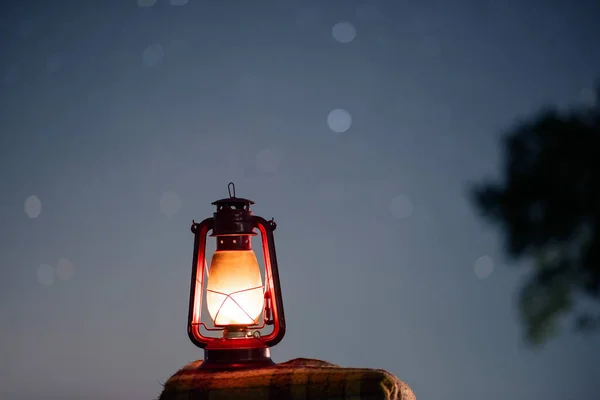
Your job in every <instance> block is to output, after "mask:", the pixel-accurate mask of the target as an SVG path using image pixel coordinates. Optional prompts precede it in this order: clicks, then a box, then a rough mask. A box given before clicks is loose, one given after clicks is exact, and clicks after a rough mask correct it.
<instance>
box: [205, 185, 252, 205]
mask: <svg viewBox="0 0 600 400" xmlns="http://www.w3.org/2000/svg"><path fill="white" fill-rule="evenodd" d="M227 191H228V192H229V197H228V198H225V199H221V200H216V201H213V202H212V203H211V204H212V205H213V206H217V207H218V206H219V205H224V204H240V205H241V204H247V205H251V204H254V202H253V201H252V200H248V199H244V198H241V197H236V196H235V184H234V183H233V182H229V185H227Z"/></svg>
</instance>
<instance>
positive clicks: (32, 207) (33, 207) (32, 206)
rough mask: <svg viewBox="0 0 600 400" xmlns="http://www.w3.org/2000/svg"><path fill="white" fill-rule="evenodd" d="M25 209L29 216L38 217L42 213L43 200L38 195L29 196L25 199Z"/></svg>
mask: <svg viewBox="0 0 600 400" xmlns="http://www.w3.org/2000/svg"><path fill="white" fill-rule="evenodd" d="M24 209H25V214H27V216H28V217H29V218H37V217H39V216H40V214H41V213H42V201H41V200H40V199H39V198H38V197H37V196H29V197H28V198H26V199H25V204H24Z"/></svg>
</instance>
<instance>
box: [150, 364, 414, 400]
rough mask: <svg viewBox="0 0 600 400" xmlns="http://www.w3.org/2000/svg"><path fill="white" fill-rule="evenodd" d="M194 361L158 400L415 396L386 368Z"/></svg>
mask: <svg viewBox="0 0 600 400" xmlns="http://www.w3.org/2000/svg"><path fill="white" fill-rule="evenodd" d="M201 363H202V361H194V362H192V363H190V364H188V365H186V366H185V367H183V368H182V369H180V370H179V371H178V372H177V373H175V375H173V376H172V377H171V378H169V380H168V381H167V382H166V383H165V385H164V389H163V392H162V394H161V395H160V397H159V399H158V400H184V399H185V400H316V399H319V400H416V397H415V394H414V393H413V391H412V390H411V389H410V387H409V386H408V385H407V384H406V383H404V382H402V381H401V380H399V379H398V378H396V377H395V376H394V375H392V374H390V373H389V372H387V371H384V370H380V369H368V368H342V367H340V366H338V365H335V364H331V363H328V362H326V361H320V360H312V359H305V358H297V359H294V360H291V361H288V362H284V363H281V364H276V365H274V366H271V367H265V368H259V369H251V370H240V371H228V372H206V371H200V370H198V366H199V365H200V364H201Z"/></svg>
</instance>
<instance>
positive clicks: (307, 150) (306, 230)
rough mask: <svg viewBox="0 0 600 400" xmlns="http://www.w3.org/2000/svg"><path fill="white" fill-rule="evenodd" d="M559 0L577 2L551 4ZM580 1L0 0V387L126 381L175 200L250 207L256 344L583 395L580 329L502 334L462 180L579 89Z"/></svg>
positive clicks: (590, 344) (57, 394)
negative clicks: (264, 268)
mask: <svg viewBox="0 0 600 400" xmlns="http://www.w3.org/2000/svg"><path fill="white" fill-rule="evenodd" d="M574 4H577V7H575V6H574ZM598 21H600V3H598V2H597V1H591V0H590V1H577V2H574V1H567V0H564V1H561V0H545V1H518V0H502V1H482V0H470V1H460V0H456V1H448V0H444V1H441V0H438V1H402V0H395V1H391V0H390V1H368V0H363V1H354V0H327V1H325V0H319V1H317V0H313V1H299V0H277V1H275V0H260V1H258V0H255V1H242V0H238V1H233V0H230V1H228V0H221V1H215V0H212V1H209V0H206V1H201V0H189V1H186V0H158V1H151V0H139V1H137V2H136V0H127V1H125V0H118V1H117V0H102V1H100V0H96V1H93V0H85V1H83V0H47V1H43V0H37V1H34V0H31V1H16V0H12V1H9V0H5V1H2V2H1V3H0V31H1V35H0V50H1V55H0V79H1V80H0V134H1V138H0V184H1V194H2V195H1V196H0V227H1V229H0V250H1V252H0V271H1V272H2V276H1V279H0V338H1V341H0V398H1V399H3V400H4V399H6V400H21V399H22V400H31V399H33V400H35V399H61V400H74V399H118V400H120V399H123V400H125V399H152V398H155V397H156V396H158V395H159V393H160V390H161V383H163V382H165V381H166V380H167V379H168V377H169V376H170V375H171V374H173V373H174V372H175V371H176V370H177V369H178V368H180V367H181V366H183V365H184V364H185V363H187V362H189V361H192V360H195V359H199V358H201V357H202V351H201V350H200V349H198V348H196V347H195V346H194V345H193V344H192V343H191V342H190V341H189V339H188V337H187V333H186V323H187V312H188V310H187V305H188V295H189V280H190V270H191V259H192V243H193V235H192V234H191V232H190V224H191V222H192V219H196V220H202V219H203V218H206V217H208V216H211V214H212V212H213V207H212V206H211V205H210V203H211V202H212V201H214V200H217V199H219V198H222V197H226V196H227V183H228V182H230V181H234V182H235V183H236V189H237V194H238V195H239V196H241V197H247V198H250V199H252V200H254V201H256V205H255V206H254V211H255V213H256V214H258V215H261V216H263V217H265V218H267V219H270V218H271V217H275V220H276V221H277V223H278V229H277V231H276V232H275V235H276V236H275V240H276V245H277V251H278V252H277V254H278V258H279V267H280V276H281V284H282V292H283V297H284V306H285V311H286V317H287V325H288V333H287V335H286V337H285V338H284V340H283V341H282V342H281V343H280V344H279V345H278V346H277V347H275V348H274V349H273V351H272V353H273V358H274V359H275V360H276V361H286V360H289V359H291V358H296V357H305V358H319V359H324V360H328V361H330V362H334V363H337V364H341V365H344V366H354V367H373V368H383V369H386V370H388V371H390V372H392V373H393V374H395V375H397V376H398V377H399V378H400V379H402V380H404V381H406V382H407V383H408V384H409V385H410V386H411V387H412V388H413V390H414V391H415V393H416V394H417V397H418V398H419V399H423V400H425V399H460V400H481V399H486V400H501V399H507V398H510V399H514V400H521V399H522V400H531V399H544V400H559V399H560V400H564V399H577V400H592V399H597V398H598V394H597V392H594V389H599V386H600V385H599V384H598V377H600V363H598V359H599V358H600V351H599V350H600V337H598V336H596V337H585V336H580V335H576V334H574V333H573V332H572V330H571V328H570V325H568V324H566V322H565V326H564V329H563V334H562V335H561V336H559V337H558V338H556V339H554V340H552V341H551V342H549V343H548V344H547V345H546V346H544V347H543V348H541V349H539V350H538V351H535V352H534V351H532V350H530V349H528V348H527V347H526V346H525V343H524V341H523V336H522V329H521V325H520V322H519V318H518V313H517V309H516V307H515V294H516V293H517V291H518V289H519V288H520V287H521V285H522V284H523V283H524V277H525V276H526V274H527V273H528V267H527V265H526V264H523V265H512V264H511V263H510V262H509V260H507V259H506V258H505V257H504V256H503V253H502V247H501V246H502V242H501V237H500V234H499V233H500V232H499V231H497V230H495V229H494V228H493V227H491V226H489V225H487V224H486V223H485V222H484V221H482V220H481V219H480V218H479V216H478V215H477V213H476V212H475V210H474V208H473V207H472V205H471V204H470V203H469V201H468V199H467V197H466V194H467V188H468V185H469V183H470V182H475V181H476V180H479V179H481V178H483V177H494V176H498V174H499V173H500V172H501V169H502V164H501V162H502V159H501V154H502V153H501V148H500V142H499V139H500V138H501V135H502V134H503V133H504V132H505V131H506V130H507V129H508V128H510V127H511V126H512V125H513V124H514V123H515V121H517V120H519V119H522V118H525V117H527V116H528V115H531V114H532V113H533V112H535V111H536V110H537V109H538V108H539V107H540V106H543V105H545V104H556V105H558V106H560V107H566V106H569V105H573V106H574V105H578V104H585V103H587V104H589V103H590V102H593V101H594V98H593V96H592V91H591V89H592V88H593V85H594V83H595V80H596V79H597V78H598V77H599V74H600V23H599V22H598Z"/></svg>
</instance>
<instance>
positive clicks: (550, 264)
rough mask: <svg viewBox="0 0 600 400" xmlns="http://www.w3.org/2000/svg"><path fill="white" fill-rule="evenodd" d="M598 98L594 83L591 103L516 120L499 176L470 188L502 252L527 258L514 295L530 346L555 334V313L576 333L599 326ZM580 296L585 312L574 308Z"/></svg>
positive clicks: (599, 188) (599, 201) (506, 144)
mask: <svg viewBox="0 0 600 400" xmlns="http://www.w3.org/2000/svg"><path fill="white" fill-rule="evenodd" d="M599 100H600V85H598V86H597V90H596V103H595V105H593V106H590V107H584V106H581V107H580V108H579V109H575V110H571V111H569V112H565V113H561V112H559V111H557V110H556V109H554V108H547V109H544V110H542V111H541V112H539V113H538V114H537V115H534V116H533V117H532V118H531V119H529V120H526V121H523V122H520V123H519V124H517V125H516V126H515V127H513V128H512V129H511V130H510V131H509V132H508V133H507V134H506V136H505V138H504V152H505V153H504V155H503V157H504V159H503V162H504V166H503V171H502V172H503V177H502V180H501V181H499V182H498V181H497V182H490V181H488V180H484V181H483V182H481V183H478V184H476V185H475V186H474V187H472V188H471V193H470V194H471V196H472V200H473V203H474V204H475V206H476V208H477V209H478V211H480V212H481V214H482V215H483V217H484V218H486V219H487V220H488V221H490V222H492V223H493V224H495V225H497V226H499V227H500V228H501V230H502V231H503V234H504V243H505V252H506V253H507V255H509V256H510V258H511V259H512V260H513V261H522V260H527V261H533V265H534V269H533V272H532V274H531V275H530V276H529V278H528V280H527V282H526V283H525V285H524V287H523V288H522V289H521V292H520V293H519V311H520V315H521V318H522V322H523V325H524V327H525V337H526V339H527V342H528V343H529V344H530V345H533V346H536V345H540V344H543V343H544V342H546V341H547V340H548V339H549V338H550V337H551V336H553V335H554V334H556V333H557V322H558V317H559V316H561V315H563V316H566V315H569V316H572V317H574V319H575V329H577V330H578V331H587V332H591V331H596V330H597V329H598V328H600V313H596V311H597V310H598V308H597V307H596V306H598V305H600V104H599V103H598V101H599ZM586 298H587V299H591V300H592V301H591V302H590V304H591V306H590V307H588V308H589V310H587V312H586V311H582V310H576V309H575V308H574V305H575V304H580V301H581V300H583V299H586ZM594 310H596V311H594Z"/></svg>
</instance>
